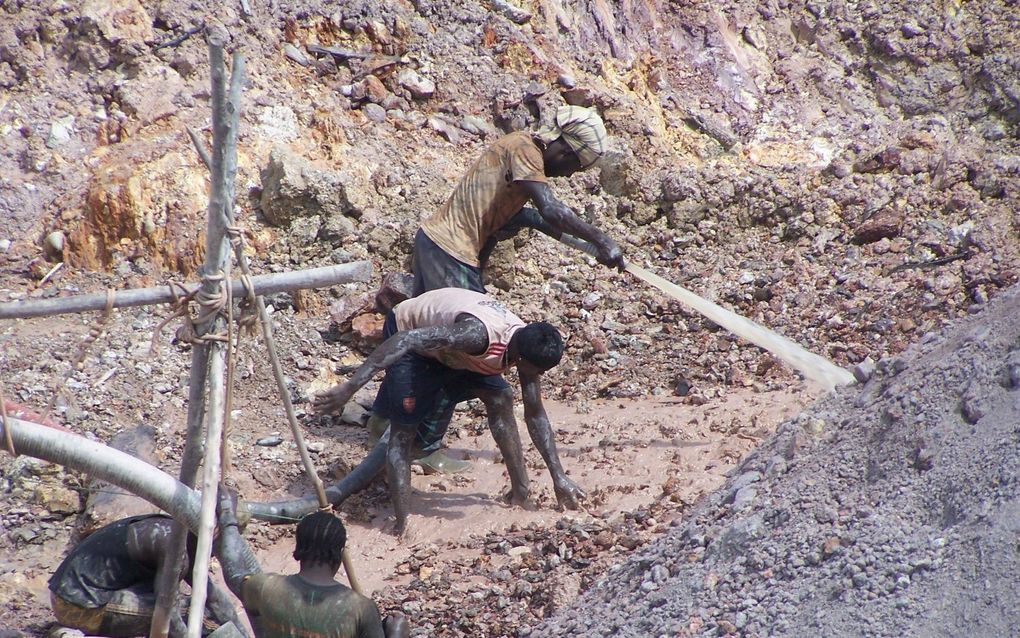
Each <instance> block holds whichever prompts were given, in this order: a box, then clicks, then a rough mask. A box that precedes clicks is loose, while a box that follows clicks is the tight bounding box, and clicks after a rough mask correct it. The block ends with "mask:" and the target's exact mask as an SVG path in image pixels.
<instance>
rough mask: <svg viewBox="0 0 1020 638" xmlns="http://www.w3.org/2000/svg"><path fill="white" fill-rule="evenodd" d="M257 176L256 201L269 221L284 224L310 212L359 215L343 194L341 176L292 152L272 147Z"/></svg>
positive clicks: (345, 191) (326, 217)
mask: <svg viewBox="0 0 1020 638" xmlns="http://www.w3.org/2000/svg"><path fill="white" fill-rule="evenodd" d="M261 177H262V197H261V198H260V199H259V204H260V206H261V207H262V214H263V215H265V218H266V221H268V222H269V223H270V224H274V225H276V226H287V225H289V224H290V223H291V222H292V221H294V220H295V219H297V218H299V217H310V216H312V215H319V216H320V217H322V218H323V219H328V218H330V217H333V216H335V215H345V214H346V215H351V216H359V213H360V211H359V210H358V209H357V207H356V206H355V205H354V204H353V203H352V202H351V200H350V198H348V196H347V188H346V186H345V185H344V179H343V177H342V176H341V175H340V174H339V173H336V172H334V171H330V170H323V169H320V168H316V167H315V166H314V165H312V163H311V162H309V161H308V160H306V159H305V158H303V157H301V156H300V155H298V154H296V153H292V152H290V151H288V150H285V149H282V148H276V149H274V150H273V151H272V152H271V153H270V155H269V165H268V166H266V167H265V168H264V169H262V173H261Z"/></svg>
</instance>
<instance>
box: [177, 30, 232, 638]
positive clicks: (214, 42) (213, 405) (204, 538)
mask: <svg viewBox="0 0 1020 638" xmlns="http://www.w3.org/2000/svg"><path fill="white" fill-rule="evenodd" d="M225 40H226V34H225V33H223V32H222V31H218V30H217V31H212V32H210V34H209V66H210V76H211V79H212V112H213V113H212V120H213V149H212V150H213V152H212V167H211V173H212V191H211V193H210V196H209V210H208V214H209V217H208V226H207V228H208V230H207V234H206V261H205V264H204V265H203V268H204V273H203V274H204V275H205V277H204V278H203V281H202V288H203V292H208V293H209V294H213V295H215V294H222V293H223V286H222V281H221V280H215V279H212V278H210V277H209V275H212V274H214V273H220V272H222V273H224V274H225V275H229V270H230V261H229V254H230V253H229V249H230V244H229V242H228V241H227V226H226V221H227V219H228V217H229V216H230V215H231V213H232V212H233V208H234V178H235V176H236V174H237V121H238V117H239V112H240V108H239V104H238V102H239V98H240V86H241V78H242V77H243V75H244V59H243V58H242V57H241V56H240V54H238V53H235V54H234V64H233V69H232V78H231V86H230V95H229V96H228V95H227V83H226V66H225V64H224V60H223V46H224V42H225ZM235 87H236V92H235ZM231 100H234V101H233V102H232V101H231ZM223 323H224V321H223V316H222V313H219V312H217V313H216V314H215V315H214V316H213V317H212V318H211V319H210V321H209V322H208V323H207V324H206V325H205V326H196V328H197V330H198V331H199V334H202V333H203V332H206V333H207V332H213V331H218V330H219V329H221V328H222V326H223ZM206 347H208V348H209V351H210V356H209V373H208V378H207V379H206V386H207V388H208V403H207V405H208V409H207V410H206V417H207V424H206V436H205V463H204V472H203V477H202V478H203V481H202V482H203V488H204V489H203V490H202V511H201V514H200V519H199V526H198V547H197V549H196V551H195V566H194V569H193V571H192V579H191V604H190V607H189V608H188V638H201V635H202V619H203V617H204V616H205V599H206V593H207V588H208V582H209V580H208V579H209V559H210V557H211V555H212V537H213V529H214V527H215V525H216V487H217V485H219V482H220V443H221V441H220V439H221V438H222V435H223V404H224V399H225V388H224V385H223V371H224V369H225V367H226V366H225V360H226V353H225V347H224V344H223V343H221V342H219V341H213V342H211V343H209V344H208V345H207V346H206ZM189 434H191V433H190V432H189Z"/></svg>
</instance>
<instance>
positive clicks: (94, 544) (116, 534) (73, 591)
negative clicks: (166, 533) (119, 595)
mask: <svg viewBox="0 0 1020 638" xmlns="http://www.w3.org/2000/svg"><path fill="white" fill-rule="evenodd" d="M148 518H166V519H168V520H169V517H168V516H164V515H161V514H146V515H142V516H132V517H130V518H125V519H122V520H119V521H116V522H114V523H110V524H109V525H107V526H105V527H102V528H100V529H98V530H96V531H95V532H93V533H92V534H91V535H90V536H88V537H87V538H86V539H85V540H83V541H82V542H81V543H79V544H78V546H77V547H75V548H74V549H72V550H71V553H70V554H68V555H67V558H65V559H64V561H63V562H62V563H60V566H59V567H57V571H55V572H54V573H53V576H51V577H50V580H49V588H50V591H52V592H53V593H54V594H56V595H58V596H60V597H61V598H62V599H64V600H65V601H67V602H69V603H72V604H74V605H78V606H79V607H86V608H89V609H95V608H97V607H102V606H103V605H105V604H106V603H108V602H110V598H112V597H113V595H114V594H115V593H116V592H117V591H119V590H121V589H127V588H129V587H133V586H135V585H138V584H141V583H152V582H153V580H154V579H155V577H156V569H157V566H156V565H155V564H152V565H148V564H144V563H140V562H139V561H137V560H136V559H134V558H132V557H131V556H130V555H129V554H128V534H129V533H130V527H131V525H133V524H134V523H137V522H138V521H141V520H145V519H148Z"/></svg>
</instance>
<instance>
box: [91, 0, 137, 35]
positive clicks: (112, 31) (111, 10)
mask: <svg viewBox="0 0 1020 638" xmlns="http://www.w3.org/2000/svg"><path fill="white" fill-rule="evenodd" d="M81 16H82V17H83V18H85V19H87V20H91V21H92V22H94V23H95V24H96V26H97V27H99V31H100V33H102V34H103V37H104V38H106V39H107V40H109V41H110V42H113V43H117V42H120V41H122V40H124V41H128V42H131V43H137V44H144V43H145V42H146V41H149V40H152V18H150V17H149V14H148V13H146V12H145V8H144V7H142V3H141V2H139V0H85V2H83V3H82V4H81Z"/></svg>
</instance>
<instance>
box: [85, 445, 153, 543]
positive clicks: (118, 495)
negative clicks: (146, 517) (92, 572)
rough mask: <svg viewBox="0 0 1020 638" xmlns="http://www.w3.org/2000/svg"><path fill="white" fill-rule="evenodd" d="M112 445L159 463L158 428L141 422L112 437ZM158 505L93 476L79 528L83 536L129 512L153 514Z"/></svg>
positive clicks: (127, 514)
mask: <svg viewBox="0 0 1020 638" xmlns="http://www.w3.org/2000/svg"><path fill="white" fill-rule="evenodd" d="M109 446H110V447H112V448H113V449H115V450H120V451H121V452H125V453H127V454H130V455H131V456H133V457H135V458H137V459H141V460H142V461H145V462H146V463H148V464H149V465H154V466H156V467H159V460H158V459H157V458H156V429H155V428H153V427H152V426H151V425H139V426H138V427H136V428H134V429H133V430H126V431H124V432H121V433H119V434H117V435H116V436H114V437H113V439H111V440H110V443H109ZM159 511H160V510H159V508H158V507H156V506H155V505H153V504H152V503H150V502H148V501H146V500H145V499H143V498H140V497H138V496H135V495H134V494H131V493H130V492H128V491H126V490H123V489H121V488H119V487H117V486H116V485H112V484H110V483H107V482H106V481H101V480H99V479H93V480H92V481H90V482H89V498H88V500H87V501H85V509H84V510H83V511H82V515H81V517H80V518H79V520H78V532H79V534H80V535H81V536H82V537H84V536H88V535H89V534H91V533H92V532H94V531H96V530H97V529H99V528H100V527H103V526H104V525H108V524H110V523H112V522H114V521H117V520H120V519H122V518H127V517H128V516H135V515H138V514H152V513H155V512H159Z"/></svg>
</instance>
